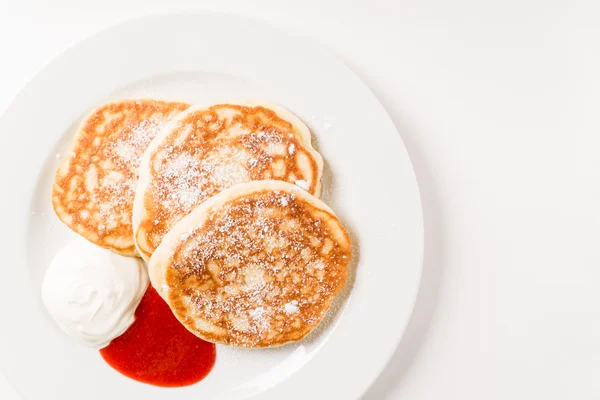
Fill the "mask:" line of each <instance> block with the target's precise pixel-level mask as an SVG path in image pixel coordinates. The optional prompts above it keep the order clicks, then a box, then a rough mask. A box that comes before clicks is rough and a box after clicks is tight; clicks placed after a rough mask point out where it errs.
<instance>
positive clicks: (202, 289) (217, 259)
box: [149, 181, 352, 348]
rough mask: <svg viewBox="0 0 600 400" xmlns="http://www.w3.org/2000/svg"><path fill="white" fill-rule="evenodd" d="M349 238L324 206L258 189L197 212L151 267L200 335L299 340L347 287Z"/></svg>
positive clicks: (294, 193) (240, 188) (229, 340)
mask: <svg viewBox="0 0 600 400" xmlns="http://www.w3.org/2000/svg"><path fill="white" fill-rule="evenodd" d="M351 256H352V254H351V246H350V240H349V238H348V234H347V233H346V231H345V229H344V227H343V226H342V225H341V223H340V221H339V220H338V219H337V217H336V216H335V215H334V213H333V211H331V209H330V208H329V207H328V206H327V205H325V203H323V202H322V201H321V200H319V199H317V198H316V197H314V196H312V195H310V194H308V193H307V192H306V191H304V190H302V189H300V188H298V187H297V186H295V185H292V184H290V183H287V182H281V181H254V182H249V183H242V184H239V185H236V186H234V187H231V188H229V189H226V190H224V191H222V192H221V193H219V194H217V195H216V196H214V197H212V198H210V199H209V200H207V201H206V202H204V203H203V204H202V205H200V206H198V207H197V208H195V209H194V210H193V211H192V212H191V213H190V214H189V215H187V216H186V217H184V218H183V219H182V220H181V221H179V222H178V223H177V224H176V225H175V226H174V227H173V229H172V230H171V231H170V232H169V233H168V234H167V235H166V236H165V237H164V239H163V241H162V243H161V244H160V246H158V248H157V249H156V251H155V252H154V254H153V256H152V258H151V259H150V263H149V274H150V280H151V282H152V285H153V286H154V287H155V288H156V290H157V291H158V292H159V293H160V295H161V296H162V297H163V298H164V299H165V301H166V302H167V303H168V304H169V306H170V307H171V309H172V310H173V313H174V314H175V316H176V317H177V318H178V319H179V321H180V322H181V323H182V324H183V325H184V326H185V327H186V328H187V329H188V330H189V331H190V332H192V333H194V334H195V335H197V336H198V337H200V338H202V339H204V340H207V341H210V342H214V343H221V344H226V345H233V346H241V347H254V348H257V347H274V346H280V345H283V344H285V343H288V342H293V341H298V340H301V339H302V338H303V337H305V336H306V335H307V334H309V333H310V331H311V330H312V329H313V328H315V327H316V326H317V325H318V324H319V322H320V321H321V319H322V318H323V316H324V314H325V312H326V311H327V309H328V308H329V307H330V305H331V302H332V301H333V299H334V298H335V296H336V295H337V294H338V293H339V292H340V291H341V289H342V288H343V286H344V285H345V282H346V276H347V266H348V263H349V262H350V259H351Z"/></svg>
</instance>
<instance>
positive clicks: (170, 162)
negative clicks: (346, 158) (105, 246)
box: [134, 104, 322, 258]
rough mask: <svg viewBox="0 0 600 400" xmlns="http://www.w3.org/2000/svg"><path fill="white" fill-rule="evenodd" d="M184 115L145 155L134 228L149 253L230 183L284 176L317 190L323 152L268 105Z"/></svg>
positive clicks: (316, 192)
mask: <svg viewBox="0 0 600 400" xmlns="http://www.w3.org/2000/svg"><path fill="white" fill-rule="evenodd" d="M190 111H192V109H190ZM186 114H187V115H186V116H185V118H183V115H184V114H182V118H180V119H178V123H177V126H176V127H174V128H173V131H172V133H170V134H169V135H168V137H167V138H166V140H165V141H164V142H163V143H161V145H160V147H159V148H158V149H157V150H156V151H154V152H152V151H149V153H151V154H149V155H146V156H149V175H150V177H149V182H148V186H147V187H146V188H145V194H144V199H143V206H144V216H143V217H142V218H141V222H140V224H139V227H134V229H136V232H135V235H136V240H137V244H138V247H139V249H140V251H141V252H142V253H145V256H146V257H148V258H149V257H150V255H151V254H152V252H153V251H154V250H155V249H156V247H157V246H158V245H159V244H160V242H161V240H162V238H163V237H164V235H165V234H166V233H167V232H168V230H169V229H170V228H171V227H172V226H173V225H174V224H175V223H176V222H177V221H179V220H180V219H181V218H182V217H184V216H185V215H187V214H188V213H189V212H190V211H191V210H192V209H193V208H194V207H195V206H197V205H199V204H201V203H202V202H203V201H205V200H206V199H208V198H210V197H211V196H213V195H215V194H217V193H219V192H220V191H221V190H223V189H225V188H228V187H231V186H233V185H235V184H238V183H242V182H247V181H252V180H264V179H274V180H282V181H287V182H290V183H294V184H296V185H298V186H299V187H301V188H302V189H304V190H306V191H308V192H309V193H311V194H314V195H317V196H318V195H319V192H320V179H321V176H320V174H321V165H320V163H322V161H321V159H320V155H318V154H317V153H316V152H315V151H314V150H313V149H312V146H311V147H310V149H309V148H307V147H306V146H305V140H308V141H310V137H309V138H308V139H307V138H305V137H303V135H301V134H299V133H298V132H297V131H296V129H295V127H294V126H293V125H292V124H291V123H290V122H288V121H286V120H284V119H282V118H280V117H279V116H278V115H277V113H275V112H274V111H273V110H271V109H268V108H265V107H261V106H256V107H249V106H240V105H232V104H220V105H215V106H212V107H208V108H202V109H199V110H197V111H194V112H191V113H186ZM309 146H310V145H309ZM317 158H318V159H317ZM136 212H137V211H136Z"/></svg>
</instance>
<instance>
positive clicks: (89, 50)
mask: <svg viewBox="0 0 600 400" xmlns="http://www.w3.org/2000/svg"><path fill="white" fill-rule="evenodd" d="M144 96H148V97H155V98H162V99H177V100H183V101H187V102H190V103H210V102H220V101H227V100H235V99H264V100H269V101H271V102H274V103H279V104H281V105H283V106H285V107H286V108H288V109H290V110H291V111H293V112H294V113H295V114H297V115H298V116H299V117H300V118H301V119H302V120H304V121H305V122H306V123H307V125H309V127H310V128H311V130H312V132H313V133H314V136H315V139H314V140H315V144H316V147H317V148H318V150H319V151H320V152H321V154H322V155H323V157H324V159H325V177H324V187H325V192H324V196H323V199H324V200H325V202H327V203H329V204H330V206H331V207H332V208H333V209H334V210H335V212H336V213H337V214H338V216H339V217H340V219H341V220H342V222H343V223H344V225H345V226H346V227H347V229H348V231H349V232H350V234H351V237H352V239H353V244H354V247H355V249H354V254H355V256H354V260H353V263H352V265H351V267H352V268H351V272H350V279H349V280H348V284H347V287H346V289H345V291H344V292H343V293H342V295H341V296H340V297H339V298H338V299H337V301H336V303H335V304H334V306H333V307H332V309H331V310H330V311H329V313H328V314H327V317H326V320H325V321H324V322H323V323H322V324H321V325H320V326H319V328H318V329H317V330H316V331H315V332H313V333H312V334H311V335H310V336H309V337H308V338H306V339H305V340H304V341H302V342H301V343H298V344H293V345H288V346H284V347H281V348H276V349H269V350H242V349H236V348H226V347H223V346H219V347H218V348H217V363H216V365H215V368H214V369H213V371H212V372H211V373H210V375H209V376H208V377H207V378H206V379H205V380H203V381H202V382H200V383H198V384H196V385H193V386H190V387H186V388H181V389H164V388H157V387H153V386H149V385H144V384H141V383H138V382H135V381H133V380H130V379H128V378H125V377H123V376H121V375H120V374H119V373H117V372H116V371H114V370H113V369H111V368H110V367H109V366H108V365H107V364H105V363H104V361H103V360H102V359H101V357H100V356H99V354H98V353H97V352H96V351H94V350H90V349H87V348H83V347H79V346H78V345H77V344H75V342H73V341H72V340H70V339H69V338H68V337H66V336H65V335H64V334H62V333H61V332H60V331H59V329H58V328H57V327H56V326H55V324H54V323H53V321H52V320H51V318H50V316H49V315H48V314H47V312H46V310H45V309H44V307H43V305H42V303H41V300H40V285H41V279H42V276H43V273H44V271H45V269H46V266H47V265H48V263H49V261H50V259H51V258H52V256H53V255H54V254H55V253H56V252H57V251H58V250H59V249H60V248H61V247H62V246H63V245H64V244H65V243H66V241H67V240H69V239H71V238H73V237H74V234H73V233H71V232H70V231H69V229H67V228H66V227H65V226H63V225H62V224H61V223H60V222H59V221H58V219H57V218H56V217H55V215H54V213H53V211H52V205H51V201H50V192H51V186H52V180H53V176H54V171H55V170H56V168H57V166H58V163H59V161H60V159H61V157H62V156H63V154H64V153H65V152H66V151H67V149H68V147H69V142H70V140H71V138H72V137H73V134H74V130H75V128H76V126H77V124H78V123H79V121H80V119H81V118H82V117H83V116H84V115H85V113H86V112H87V111H88V110H90V109H91V108H93V107H94V106H96V105H98V104H101V103H102V102H105V101H108V100H111V99H116V98H123V97H144ZM0 133H1V135H2V145H3V148H4V152H3V154H2V157H0V179H1V181H2V183H3V188H4V191H3V195H2V196H1V197H0V204H1V206H2V209H3V210H4V217H3V226H4V229H3V230H2V233H1V239H2V244H3V249H4V251H3V254H4V255H3V257H4V262H3V269H4V276H3V281H4V284H3V285H2V290H0V313H1V315H2V329H0V354H1V356H0V371H1V372H2V373H3V374H5V375H6V377H7V380H8V381H9V382H10V383H11V384H12V385H14V387H15V388H16V390H17V392H18V393H20V394H21V396H22V397H23V398H24V399H25V400H30V399H31V400H42V399H61V400H75V399H80V398H82V396H83V397H85V398H86V399H88V400H93V399H101V400H106V399H111V398H119V399H122V398H131V399H136V398H144V399H146V400H154V399H164V398H167V397H168V398H169V399H171V400H178V399H213V398H219V399H232V400H233V399H247V398H252V399H281V398H285V399H307V398H319V399H325V398H328V399H355V398H358V397H359V396H360V395H361V394H362V393H363V392H364V391H365V390H366V389H367V388H368V386H369V385H370V384H371V383H372V382H373V380H374V379H375V378H376V376H377V375H378V374H379V373H380V371H381V370H382V369H383V367H384V366H385V364H386V362H387V361H388V359H389V357H390V356H391V355H392V353H393V352H394V349H395V348H396V346H397V344H398V342H399V341H400V338H401V336H402V333H403V330H404V329H405V327H406V325H407V322H408V319H409V317H410V313H411V310H412V307H413V303H414V300H415V297H416V293H417V290H418V285H419V279H420V274H421V265H422V251H423V224H422V215H421V204H420V199H419V194H418V189H417V184H416V181H415V177H414V174H413V170H412V167H411V164H410V161H409V158H408V155H407V153H406V150H405V148H404V146H403V144H402V141H401V139H400V136H399V135H398V132H397V131H396V129H395V128H394V125H393V124H392V122H391V120H390V118H389V117H388V115H387V114H386V113H385V111H384V109H383V108H382V106H381V105H380V104H379V102H378V101H377V99H376V98H375V97H374V96H373V94H372V93H371V92H370V91H369V90H368V89H367V87H366V86H365V85H364V84H363V83H362V82H361V81H360V80H359V79H358V78H357V77H356V76H355V75H354V74H353V73H352V72H351V71H350V69H349V68H347V67H346V66H345V65H344V64H343V63H342V62H340V61H339V60H338V59H337V58H335V57H334V56H333V55H332V54H330V53H329V52H328V51H327V50H326V49H324V48H323V47H321V46H319V45H316V44H314V43H312V42H310V41H307V40H305V39H302V38H298V37H294V36H291V35H289V34H286V33H284V32H281V31H279V30H277V29H275V28H273V27H270V26H265V25H262V24H260V23H257V22H254V21H251V20H247V19H244V18H241V17H236V16H231V15H220V14H216V15H215V14H213V15H198V14H168V15H157V16H151V17H146V18H143V19H139V20H135V21H131V22H127V23H125V24H122V25H119V26H116V27H114V28H111V29H108V30H106V31H104V32H102V33H100V34H98V35H96V36H94V37H92V38H90V39H87V40H85V41H84V42H82V43H80V44H78V45H76V46H75V47H73V48H71V49H70V50H68V51H67V52H65V53H64V54H62V55H61V56H59V57H57V58H56V59H55V60H54V61H53V62H51V63H50V64H49V65H48V66H47V67H45V68H44V69H43V70H42V71H41V72H40V73H39V74H38V75H37V76H36V77H35V78H34V79H33V80H32V81H31V82H30V83H29V84H28V85H27V86H26V87H25V89H23V91H22V92H21V93H20V94H19V95H18V96H17V98H16V99H15V100H14V102H13V103H12V105H11V106H10V107H9V108H8V109H7V111H6V112H5V114H4V115H3V117H2V119H1V120H0ZM165 396H167V397H165Z"/></svg>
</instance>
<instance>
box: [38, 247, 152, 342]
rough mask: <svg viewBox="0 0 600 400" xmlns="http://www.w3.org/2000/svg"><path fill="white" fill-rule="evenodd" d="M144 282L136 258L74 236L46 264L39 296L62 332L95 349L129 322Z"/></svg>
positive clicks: (143, 269)
mask: <svg viewBox="0 0 600 400" xmlns="http://www.w3.org/2000/svg"><path fill="white" fill-rule="evenodd" d="M147 287H148V273H147V271H146V267H145V265H144V263H143V261H142V260H141V259H139V258H132V257H123V256H119V255H117V254H115V253H112V252H111V251H109V250H106V249H103V248H101V247H98V246H96V245H94V244H92V243H90V242H88V241H87V240H85V239H76V240H74V241H72V242H71V243H69V244H68V245H67V246H65V248H64V249H62V250H61V251H60V252H59V253H58V254H56V256H55V257H54V259H53V260H52V262H51V263H50V266H49V267H48V270H47V271H46V275H45V276H44V282H43V283H42V300H43V302H44V305H45V306H46V308H47V309H48V311H49V312H50V315H52V318H54V320H55V321H56V323H57V324H58V325H59V326H60V327H61V329H62V330H63V331H64V332H65V333H66V334H67V335H69V336H71V337H72V338H74V339H76V340H78V341H79V342H80V343H82V344H84V345H86V346H89V347H93V348H98V349H99V348H102V347H105V346H106V345H108V344H109V343H110V341H111V340H113V339H114V338H116V337H117V336H119V335H121V334H122V333H123V332H125V331H126V330H127V328H128V327H129V326H130V325H131V324H132V323H133V320H134V312H135V309H136V307H137V305H138V304H139V302H140V300H141V298H142V296H143V295H144V292H145V291H146V288H147Z"/></svg>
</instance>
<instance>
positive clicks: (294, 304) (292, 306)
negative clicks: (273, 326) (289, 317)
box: [283, 300, 299, 314]
mask: <svg viewBox="0 0 600 400" xmlns="http://www.w3.org/2000/svg"><path fill="white" fill-rule="evenodd" d="M283 308H284V309H285V313H286V314H295V313H297V312H298V310H299V308H298V301H296V300H292V301H291V302H289V303H286V304H285V305H284V306H283Z"/></svg>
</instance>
